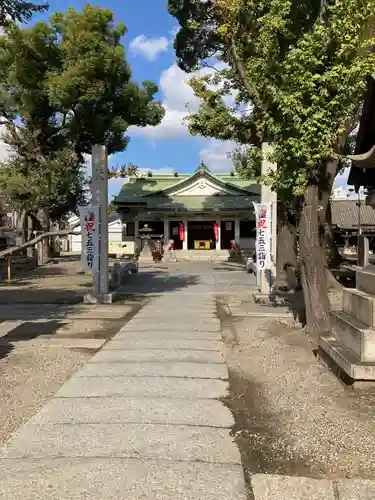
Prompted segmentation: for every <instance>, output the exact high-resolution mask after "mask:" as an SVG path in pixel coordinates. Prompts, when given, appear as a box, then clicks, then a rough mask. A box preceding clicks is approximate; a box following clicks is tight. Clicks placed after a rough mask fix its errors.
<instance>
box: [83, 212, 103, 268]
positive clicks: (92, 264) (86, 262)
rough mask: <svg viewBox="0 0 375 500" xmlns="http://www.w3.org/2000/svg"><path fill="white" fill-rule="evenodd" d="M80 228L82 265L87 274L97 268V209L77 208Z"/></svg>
mask: <svg viewBox="0 0 375 500" xmlns="http://www.w3.org/2000/svg"><path fill="white" fill-rule="evenodd" d="M79 212H80V219H81V228H82V265H83V267H84V269H85V270H86V271H87V272H95V271H97V267H98V251H99V245H98V242H99V231H98V229H99V228H98V215H99V214H98V208H97V207H79Z"/></svg>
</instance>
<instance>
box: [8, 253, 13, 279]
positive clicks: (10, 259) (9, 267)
mask: <svg viewBox="0 0 375 500" xmlns="http://www.w3.org/2000/svg"><path fill="white" fill-rule="evenodd" d="M11 281H12V255H11V254H10V255H8V283H10V282H11Z"/></svg>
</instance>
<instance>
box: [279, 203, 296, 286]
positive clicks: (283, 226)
mask: <svg viewBox="0 0 375 500" xmlns="http://www.w3.org/2000/svg"><path fill="white" fill-rule="evenodd" d="M288 268H291V270H292V273H295V271H296V270H297V228H296V217H295V214H294V213H292V212H291V210H290V206H289V204H287V203H284V202H280V203H278V207H277V260H276V287H277V288H279V289H281V288H287V289H288V290H290V289H292V288H294V287H295V286H296V281H295V280H294V283H293V282H292V280H291V279H290V278H291V276H290V273H289V272H287V271H288Z"/></svg>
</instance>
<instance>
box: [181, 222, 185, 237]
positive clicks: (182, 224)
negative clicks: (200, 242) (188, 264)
mask: <svg viewBox="0 0 375 500" xmlns="http://www.w3.org/2000/svg"><path fill="white" fill-rule="evenodd" d="M184 239H185V227H184V223H183V222H181V223H180V241H184Z"/></svg>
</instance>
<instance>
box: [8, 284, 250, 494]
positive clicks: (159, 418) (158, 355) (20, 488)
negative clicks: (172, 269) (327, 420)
mask: <svg viewBox="0 0 375 500" xmlns="http://www.w3.org/2000/svg"><path fill="white" fill-rule="evenodd" d="M193 288H194V286H193ZM190 291H192V290H190ZM202 291H203V290H202ZM206 291H207V289H206ZM227 378H228V372H227V368H226V365H225V364H224V359H223V355H222V344H221V334H220V322H219V320H218V319H217V317H216V306H215V299H214V297H213V296H210V295H207V293H206V294H203V295H202V294H196V293H191V294H189V293H188V294H186V293H181V292H177V291H176V292H174V293H169V294H165V295H160V296H158V297H156V298H153V299H152V300H151V301H150V303H149V304H148V305H147V306H146V307H144V308H143V309H142V310H141V311H140V312H139V313H138V314H137V315H136V316H135V317H134V318H133V319H132V320H131V321H130V322H129V323H127V325H126V326H125V327H124V328H122V329H121V331H120V332H119V333H118V334H117V335H116V336H115V337H114V338H113V340H111V341H110V342H109V343H107V344H106V345H105V346H104V348H103V349H102V350H101V351H100V352H98V353H97V354H96V355H95V356H94V357H93V358H92V359H91V360H90V362H88V363H87V364H86V365H85V366H84V367H83V369H81V370H80V371H79V372H78V373H77V374H76V375H75V376H74V377H73V378H72V379H70V381H68V382H67V383H66V384H65V385H64V386H63V387H62V388H61V389H60V390H59V391H58V393H57V394H56V395H55V397H53V398H52V399H51V400H50V401H49V402H48V403H47V404H46V405H45V406H44V407H43V408H42V410H41V411H40V412H39V413H38V414H37V415H35V416H34V417H32V418H31V419H30V420H29V422H27V423H26V424H25V425H24V426H23V427H21V428H20V429H19V431H18V432H17V433H16V434H15V435H14V436H13V437H12V439H11V440H10V441H9V442H8V445H7V447H6V448H5V449H4V450H3V452H2V457H3V459H2V460H1V462H0V499H4V500H5V499H7V500H9V499H10V498H20V499H22V500H37V499H43V500H83V499H87V500H103V499H106V500H120V499H121V500H123V499H126V500H138V499H139V500H140V499H142V500H148V499H149V500H151V499H152V500H193V499H194V500H245V499H246V493H245V485H244V479H243V471H242V467H241V459H240V454H239V451H238V449H237V447H236V445H235V444H234V442H233V440H232V438H231V436H230V428H231V426H232V425H233V423H234V422H233V417H232V414H231V413H230V411H229V410H228V409H227V408H226V407H225V406H224V405H223V404H222V403H221V401H220V398H221V397H222V396H225V395H226V391H227Z"/></svg>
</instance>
